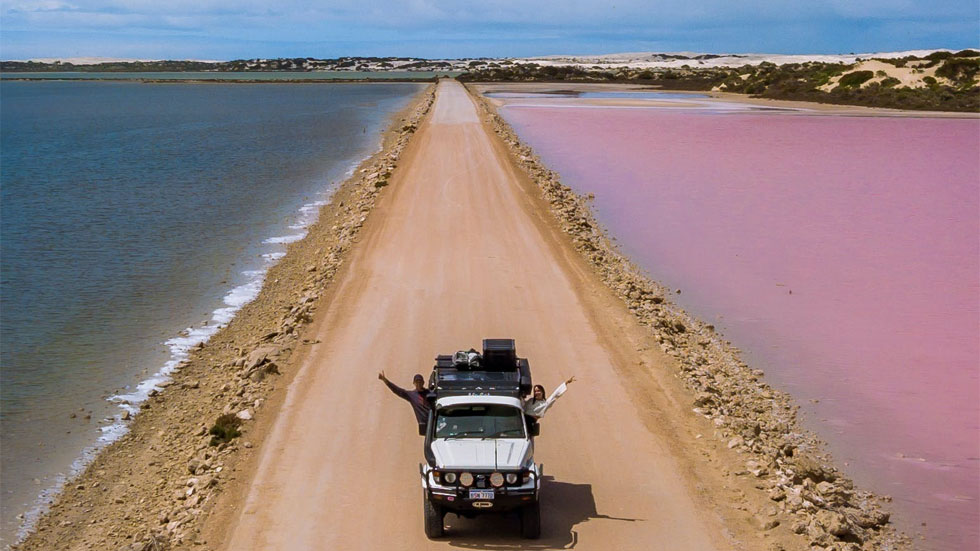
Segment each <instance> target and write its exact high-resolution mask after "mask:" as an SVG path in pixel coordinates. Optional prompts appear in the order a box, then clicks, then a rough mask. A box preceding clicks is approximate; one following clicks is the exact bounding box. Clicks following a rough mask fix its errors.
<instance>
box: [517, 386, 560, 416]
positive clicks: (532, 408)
mask: <svg viewBox="0 0 980 551" xmlns="http://www.w3.org/2000/svg"><path fill="white" fill-rule="evenodd" d="M567 389H568V387H567V386H566V385H565V383H562V384H560V385H558V388H556V389H555V391H554V392H552V393H551V396H548V399H547V400H535V399H534V398H531V399H530V400H528V401H526V402H524V413H525V414H526V415H530V416H531V417H535V418H537V419H540V418H542V417H544V414H545V412H547V411H548V408H550V407H551V404H554V403H555V400H557V399H558V397H559V396H561V395H562V394H564V393H565V391H566V390H567Z"/></svg>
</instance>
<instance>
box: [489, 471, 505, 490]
mask: <svg viewBox="0 0 980 551" xmlns="http://www.w3.org/2000/svg"><path fill="white" fill-rule="evenodd" d="M490 484H492V485H493V487H494V488H499V487H500V486H502V485H503V484H504V475H502V474H500V473H493V474H492V475H490Z"/></svg>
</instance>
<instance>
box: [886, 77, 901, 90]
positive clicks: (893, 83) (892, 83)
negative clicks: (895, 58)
mask: <svg viewBox="0 0 980 551" xmlns="http://www.w3.org/2000/svg"><path fill="white" fill-rule="evenodd" d="M901 82H902V81H900V80H898V79H897V78H895V77H888V78H886V79H884V80H882V81H881V87H882V88H891V87H892V86H896V85H898V84H901Z"/></svg>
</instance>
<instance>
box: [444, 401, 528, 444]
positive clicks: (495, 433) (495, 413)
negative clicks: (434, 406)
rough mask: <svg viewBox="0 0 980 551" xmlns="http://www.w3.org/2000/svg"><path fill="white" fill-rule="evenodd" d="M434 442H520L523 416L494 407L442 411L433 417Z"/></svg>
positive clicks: (508, 408) (466, 406) (463, 406)
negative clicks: (434, 427) (481, 439)
mask: <svg viewBox="0 0 980 551" xmlns="http://www.w3.org/2000/svg"><path fill="white" fill-rule="evenodd" d="M436 438H524V415H523V413H522V412H521V410H520V409H518V408H516V407H513V406H502V405H496V404H460V405H458V406H450V407H447V408H442V409H440V410H438V412H437V413H436Z"/></svg>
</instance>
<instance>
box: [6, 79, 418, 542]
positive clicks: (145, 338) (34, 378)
mask: <svg viewBox="0 0 980 551" xmlns="http://www.w3.org/2000/svg"><path fill="white" fill-rule="evenodd" d="M424 86H425V85H424V84H414V83H383V84H378V83H374V84H281V85H279V84H255V85H252V84H210V85H180V84H176V85H173V84H167V85H147V84H139V83H127V82H14V81H4V82H2V83H0V97H2V102H0V133H2V142H0V183H2V185H0V255H2V259H0V328H2V330H0V379H2V384H0V447H2V450H3V451H2V453H3V461H2V463H0V485H2V492H3V495H2V496H0V499H2V501H3V508H2V518H0V521H2V524H0V528H2V530H0V536H2V541H3V542H6V543H9V542H11V541H13V539H14V538H15V537H16V536H15V535H16V533H17V530H18V526H19V525H20V520H19V519H18V518H17V515H19V514H22V513H25V512H27V511H30V510H32V509H33V508H34V507H35V506H36V505H37V503H38V496H39V495H42V494H47V493H50V492H51V490H52V489H53V488H56V487H57V485H58V484H59V483H60V481H61V480H63V477H64V476H65V475H69V474H71V472H72V470H73V469H77V468H78V467H79V466H80V465H81V464H82V462H81V461H79V458H80V457H83V456H84V455H85V453H86V451H87V453H89V454H90V453H91V452H92V451H93V450H94V449H95V448H94V447H93V446H98V445H99V444H98V442H99V440H101V442H102V443H105V442H107V441H110V440H112V439H113V438H116V437H118V435H119V434H120V428H121V425H120V424H119V423H117V422H114V418H117V417H118V415H119V414H120V413H121V410H120V409H119V404H117V403H110V402H109V401H107V399H108V398H110V397H113V396H120V395H123V396H128V395H132V396H133V397H134V398H138V397H139V395H140V393H141V392H143V391H145V390H146V389H147V381H148V380H152V377H153V375H154V374H156V373H158V372H159V371H160V370H161V369H162V368H165V367H167V366H170V365H173V364H174V363H176V361H178V360H179V359H180V357H181V356H182V354H183V353H184V352H185V351H186V350H187V348H189V347H190V346H192V345H193V344H194V343H195V342H197V341H200V340H203V339H206V338H207V337H208V336H209V335H210V334H211V333H212V332H213V331H214V330H215V328H216V327H217V326H220V325H221V324H222V323H226V322H227V321H228V320H229V319H230V318H231V316H233V315H234V312H235V311H236V310H237V309H238V308H240V307H241V306H242V305H243V304H244V303H245V302H247V301H248V300H250V299H251V298H252V297H254V295H255V294H256V293H257V292H258V289H259V288H260V287H261V282H262V277H263V274H264V273H265V270H267V269H268V267H269V266H270V265H271V264H272V263H274V262H275V260H276V259H278V258H279V257H280V256H281V255H282V254H283V251H284V250H285V243H288V242H290V241H293V240H296V239H299V238H300V237H302V235H304V226H305V225H307V224H309V223H310V222H312V221H313V220H314V219H315V214H316V212H317V210H318V207H319V206H320V205H322V204H323V201H324V200H326V199H327V198H328V196H329V193H330V191H331V190H332V186H333V184H334V183H336V182H339V181H341V180H343V179H344V177H345V175H346V174H347V173H348V172H349V171H350V170H351V169H352V168H353V167H354V166H356V164H357V163H358V162H359V161H360V160H361V159H363V158H364V157H366V156H368V155H370V154H371V153H373V152H374V151H376V150H377V148H378V146H379V144H380V134H381V131H382V130H383V129H384V128H385V127H386V126H387V124H388V120H389V117H390V116H391V114H393V113H394V112H396V111H397V110H399V109H400V108H402V107H404V106H405V105H407V102H408V101H409V100H410V99H411V98H412V97H413V95H414V94H416V93H417V92H418V91H420V90H421V89H422V88H423V87H424ZM140 383H143V384H142V385H141V384H140ZM73 414H74V417H72V415H73ZM87 415H91V419H86V418H85V417H86V416H87ZM42 500H43V498H42ZM30 516H31V514H28V518H30Z"/></svg>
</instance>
